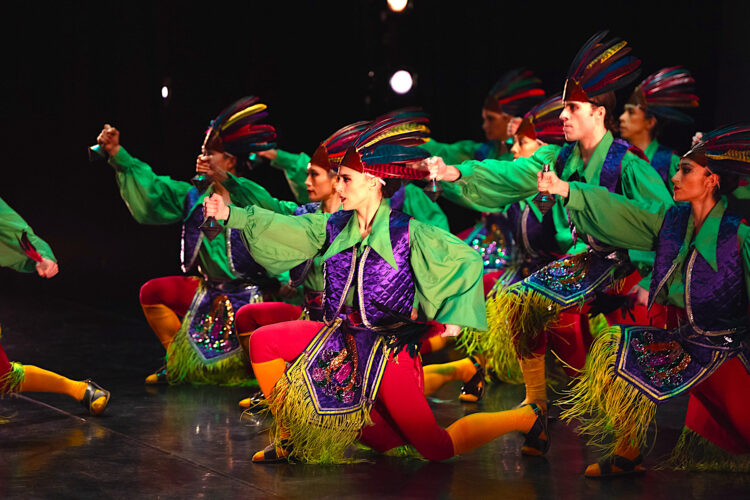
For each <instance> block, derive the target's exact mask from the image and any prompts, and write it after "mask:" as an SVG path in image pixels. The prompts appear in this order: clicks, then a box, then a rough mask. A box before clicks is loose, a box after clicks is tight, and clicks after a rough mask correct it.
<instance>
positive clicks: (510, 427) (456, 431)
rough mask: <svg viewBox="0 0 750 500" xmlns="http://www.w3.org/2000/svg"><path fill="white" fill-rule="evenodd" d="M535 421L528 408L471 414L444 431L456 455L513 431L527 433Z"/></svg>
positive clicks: (532, 411) (532, 412) (533, 414)
mask: <svg viewBox="0 0 750 500" xmlns="http://www.w3.org/2000/svg"><path fill="white" fill-rule="evenodd" d="M535 420H536V414H535V413H534V410H532V409H531V407H529V406H524V407H523V408H516V409H515V410H507V411H499V412H491V413H487V412H482V413H472V414H471V415H468V416H466V417H463V418H460V419H458V420H456V421H455V422H453V423H452V424H451V425H450V427H448V428H447V429H446V431H448V434H449V435H450V437H451V440H452V441H453V451H454V452H455V454H456V455H460V454H461V453H466V452H468V451H471V450H473V449H474V448H477V447H479V446H481V445H483V444H485V443H488V442H490V441H492V440H493V439H495V438H497V437H500V436H502V435H503V434H507V433H509V432H513V431H520V432H529V430H531V427H532V426H533V425H534V421H535Z"/></svg>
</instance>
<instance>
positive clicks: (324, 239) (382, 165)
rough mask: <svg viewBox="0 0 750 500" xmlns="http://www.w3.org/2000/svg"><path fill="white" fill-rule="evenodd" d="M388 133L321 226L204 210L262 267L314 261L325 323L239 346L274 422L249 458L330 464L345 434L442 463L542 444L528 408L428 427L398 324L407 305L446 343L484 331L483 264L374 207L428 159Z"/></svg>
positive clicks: (406, 329) (361, 154) (410, 327)
mask: <svg viewBox="0 0 750 500" xmlns="http://www.w3.org/2000/svg"><path fill="white" fill-rule="evenodd" d="M399 125H400V126H402V125H403V124H399ZM392 126H393V123H389V122H386V123H380V124H379V123H375V124H373V126H372V127H371V129H368V131H365V132H364V133H363V135H362V136H361V137H360V138H359V139H358V140H357V142H356V143H355V146H354V147H353V148H350V149H349V151H347V154H346V156H345V158H344V160H343V162H342V165H341V168H340V169H339V184H338V191H339V194H340V196H341V199H342V203H343V208H344V210H343V211H339V212H337V213H336V214H334V215H333V216H330V218H329V217H328V216H325V215H317V214H308V215H303V216H300V217H282V216H279V215H277V214H272V213H269V212H267V211H264V210H262V209H258V208H255V207H248V208H245V209H244V210H242V209H237V208H232V209H231V211H230V209H229V208H228V207H226V206H225V204H224V203H223V201H222V200H221V198H219V197H218V196H212V197H211V198H210V199H208V200H207V201H206V213H207V214H209V215H214V216H216V217H217V218H218V219H222V220H223V219H226V220H227V226H228V227H230V228H242V230H243V237H244V239H245V243H246V244H247V245H248V246H249V248H251V249H252V250H251V251H252V252H253V254H254V255H255V258H256V259H259V260H260V261H261V262H264V263H266V262H267V265H268V266H269V267H271V266H274V265H275V266H277V267H278V268H279V269H281V268H284V267H291V266H294V265H297V264H298V263H299V262H302V261H304V260H305V259H309V258H310V257H311V256H313V255H317V254H320V253H322V254H323V259H324V262H325V264H324V274H325V295H324V302H323V308H324V322H311V321H308V322H304V321H300V322H291V323H287V324H277V325H271V326H269V327H265V328H261V329H259V330H257V331H256V332H255V333H254V334H253V336H252V337H251V341H250V342H251V349H250V351H251V356H252V363H253V369H254V371H255V373H256V376H257V377H258V381H259V383H260V386H261V389H262V390H263V392H264V394H266V396H267V398H268V400H269V405H270V409H271V411H272V412H273V413H274V415H275V430H274V433H273V435H274V439H273V444H272V445H271V446H269V447H268V448H266V449H265V450H263V451H260V452H258V453H256V454H255V456H254V457H253V460H254V461H256V462H265V463H268V462H276V461H281V460H287V459H289V458H293V459H297V460H302V461H306V462H338V461H341V460H343V453H344V451H345V449H346V448H347V446H348V445H349V444H351V443H353V442H354V441H355V440H356V439H357V438H359V439H360V440H361V441H362V442H363V443H364V444H366V445H368V446H370V447H372V448H373V449H375V450H378V451H386V450H388V449H391V448H393V447H396V446H400V445H403V444H407V443H409V444H412V445H414V446H415V447H416V449H417V450H418V451H419V452H420V453H421V454H422V455H423V456H425V458H427V459H430V460H442V459H446V458H449V457H451V456H453V455H455V454H460V453H464V452H467V451H469V450H471V449H473V448H475V447H477V446H479V445H481V444H483V443H485V442H487V441H489V440H491V439H493V438H494V437H496V436H497V435H499V434H503V433H505V432H509V431H511V430H520V431H522V432H530V431H531V429H532V428H534V429H535V430H534V431H533V432H538V433H539V434H541V435H544V429H543V427H542V425H543V424H542V423H541V421H540V420H539V413H540V410H539V408H538V407H536V405H531V406H526V407H523V408H521V409H518V410H513V411H511V412H503V413H502V414H499V413H479V414H473V415H470V416H468V417H464V418H462V419H459V420H458V421H457V422H455V423H454V424H452V425H451V426H450V427H448V429H443V428H442V427H440V426H438V425H437V423H436V422H435V418H434V416H433V415H432V412H431V411H430V408H429V406H428V404H427V402H426V400H425V398H424V396H423V395H422V388H421V387H420V379H421V366H420V363H419V357H418V356H417V355H416V347H417V345H418V343H419V339H420V338H421V336H422V334H423V332H424V330H425V329H426V325H424V324H422V323H418V322H413V321H411V320H410V318H409V316H410V314H411V310H412V306H413V304H414V301H415V299H416V301H417V303H418V304H419V305H420V307H421V308H422V309H423V311H424V313H425V315H426V317H427V318H431V319H433V320H435V321H438V322H440V323H442V324H446V325H447V326H446V327H445V330H446V332H447V333H449V334H450V333H451V332H457V331H458V329H459V328H460V326H458V325H461V326H468V327H473V328H484V327H485V321H484V312H483V310H482V307H481V298H482V289H481V282H480V277H481V261H480V259H479V257H478V256H477V254H476V253H475V252H473V251H472V250H471V249H470V248H468V247H467V246H466V245H465V244H464V243H462V242H461V241H460V240H458V239H457V238H455V237H453V236H451V235H450V234H449V233H446V232H445V231H442V230H440V229H437V228H435V227H432V226H429V225H426V224H421V223H419V222H417V221H415V220H413V219H410V218H409V217H408V216H406V215H404V214H402V213H400V212H397V211H393V210H391V209H390V208H389V207H388V205H387V204H386V203H385V202H384V201H383V197H387V196H388V195H389V194H390V193H392V192H394V191H395V188H396V187H397V186H398V185H399V183H400V181H399V179H410V178H411V179H414V178H422V177H424V175H425V174H426V173H427V172H426V171H423V170H417V169H414V168H411V167H410V166H409V163H410V162H413V161H414V160H416V159H419V158H422V157H424V156H426V155H427V153H426V152H423V153H421V152H420V151H419V150H418V149H416V148H405V147H403V146H401V145H402V144H405V143H406V140H407V139H408V136H403V135H402V136H401V137H399V138H398V139H393V140H394V141H397V143H398V145H395V144H389V141H388V138H389V134H388V132H389V130H392ZM402 129H403V128H402ZM391 137H392V136H391ZM433 328H440V329H442V328H443V327H442V326H441V325H434V326H433ZM303 353H304V354H303ZM300 354H303V355H300ZM287 362H290V363H292V364H291V365H290V366H289V367H288V368H287ZM370 423H372V424H374V425H367V424H370Z"/></svg>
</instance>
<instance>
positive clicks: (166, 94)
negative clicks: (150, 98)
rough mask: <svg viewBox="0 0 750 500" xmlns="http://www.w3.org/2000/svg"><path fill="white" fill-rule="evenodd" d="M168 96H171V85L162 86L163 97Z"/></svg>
mask: <svg viewBox="0 0 750 500" xmlns="http://www.w3.org/2000/svg"><path fill="white" fill-rule="evenodd" d="M167 97H169V87H167V86H166V85H164V86H163V87H162V88H161V98H162V99H166V98H167Z"/></svg>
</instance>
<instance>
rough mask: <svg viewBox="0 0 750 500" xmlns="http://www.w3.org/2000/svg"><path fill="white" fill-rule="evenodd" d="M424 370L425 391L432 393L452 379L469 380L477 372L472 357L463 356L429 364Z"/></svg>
mask: <svg viewBox="0 0 750 500" xmlns="http://www.w3.org/2000/svg"><path fill="white" fill-rule="evenodd" d="M423 371H424V393H425V395H427V394H432V393H433V392H435V391H437V390H438V389H439V388H440V387H442V386H443V385H444V384H447V383H448V382H450V381H451V380H462V381H464V382H468V381H469V379H471V377H473V376H474V374H475V373H476V372H477V368H476V366H474V363H472V361H471V358H463V359H459V360H458V361H453V362H451V363H442V364H436V365H427V366H425V367H424V368H423Z"/></svg>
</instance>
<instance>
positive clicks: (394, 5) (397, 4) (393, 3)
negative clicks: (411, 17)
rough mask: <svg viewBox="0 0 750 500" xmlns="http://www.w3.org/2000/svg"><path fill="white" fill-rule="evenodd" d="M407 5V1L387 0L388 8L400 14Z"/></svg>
mask: <svg viewBox="0 0 750 500" xmlns="http://www.w3.org/2000/svg"><path fill="white" fill-rule="evenodd" d="M408 4H409V0H388V7H389V8H390V9H391V10H392V11H393V12H401V11H403V10H404V9H405V8H406V6H407V5H408Z"/></svg>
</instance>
